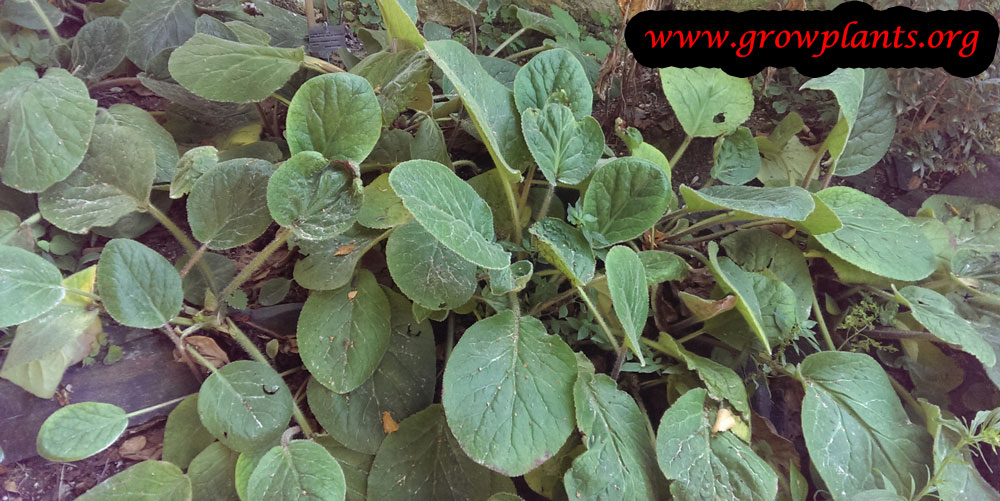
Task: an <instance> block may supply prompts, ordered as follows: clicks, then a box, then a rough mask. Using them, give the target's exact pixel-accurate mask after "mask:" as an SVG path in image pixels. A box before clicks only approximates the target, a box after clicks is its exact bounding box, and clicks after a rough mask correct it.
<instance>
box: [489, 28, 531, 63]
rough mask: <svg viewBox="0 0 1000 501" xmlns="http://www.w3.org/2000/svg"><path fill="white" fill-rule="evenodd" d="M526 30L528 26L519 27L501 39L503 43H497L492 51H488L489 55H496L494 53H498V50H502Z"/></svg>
mask: <svg viewBox="0 0 1000 501" xmlns="http://www.w3.org/2000/svg"><path fill="white" fill-rule="evenodd" d="M526 31H528V28H521V29H519V30H517V31H515V32H514V33H511V34H510V36H509V37H507V39H506V40H504V41H503V43H501V44H500V45H498V46H497V48H495V49H493V52H490V57H496V55H497V54H499V53H500V51H502V50H504V49H505V48H506V47H507V46H508V45H510V43H511V42H513V41H514V40H517V37H519V36H521V35H523V34H524V33H525V32H526Z"/></svg>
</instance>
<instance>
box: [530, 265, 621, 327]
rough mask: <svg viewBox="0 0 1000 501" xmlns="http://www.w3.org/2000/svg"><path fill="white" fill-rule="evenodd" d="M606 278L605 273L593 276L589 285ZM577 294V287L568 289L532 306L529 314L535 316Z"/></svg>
mask: <svg viewBox="0 0 1000 501" xmlns="http://www.w3.org/2000/svg"><path fill="white" fill-rule="evenodd" d="M605 278H607V277H606V276H605V275H598V276H596V277H594V278H592V279H591V280H590V282H588V285H589V284H592V283H595V282H598V281H600V280H604V279H605ZM576 294H577V292H576V289H575V288H572V289H567V290H565V291H563V292H562V293H561V294H559V295H558V296H556V297H554V298H552V299H549V300H548V301H546V302H544V303H542V304H540V305H538V306H535V307H534V308H532V309H531V311H529V312H528V316H530V317H533V316H535V315H537V314H539V313H541V312H543V311H545V310H547V309H549V308H551V307H552V306H554V305H557V304H559V303H561V302H563V301H565V300H567V299H569V298H571V297H573V296H574V295H576Z"/></svg>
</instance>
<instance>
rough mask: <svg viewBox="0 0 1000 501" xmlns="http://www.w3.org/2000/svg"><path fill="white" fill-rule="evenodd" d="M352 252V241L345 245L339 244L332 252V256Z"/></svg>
mask: <svg viewBox="0 0 1000 501" xmlns="http://www.w3.org/2000/svg"><path fill="white" fill-rule="evenodd" d="M352 252H354V242H351V243H349V244H346V245H341V246H340V247H339V248H338V249H337V252H334V253H333V256H334V257H336V256H346V255H348V254H350V253H352Z"/></svg>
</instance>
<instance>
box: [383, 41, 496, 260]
mask: <svg viewBox="0 0 1000 501" xmlns="http://www.w3.org/2000/svg"><path fill="white" fill-rule="evenodd" d="M432 43H433V42H432ZM389 185H390V186H392V189H393V190H395V191H396V195H398V196H399V198H401V199H402V200H403V205H405V206H406V208H407V209H408V210H409V211H410V213H412V214H413V217H414V218H415V219H416V220H417V222H419V223H420V225H421V226H423V227H424V229H425V230H427V232H428V233H430V234H431V235H433V236H434V238H436V239H438V240H439V241H440V242H441V243H442V244H444V245H445V246H446V247H448V248H449V249H451V250H452V251H454V252H455V253H456V254H458V255H459V256H461V257H463V258H465V259H467V260H469V261H472V262H473V263H475V264H478V265H479V266H482V267H483V268H487V269H501V268H506V267H507V265H509V264H510V253H509V252H507V251H505V250H503V247H501V246H500V245H499V244H497V243H496V242H495V241H494V233H493V213H492V212H491V211H490V208H489V206H488V205H486V202H485V201H483V199H482V198H480V197H479V195H478V194H477V193H476V191H475V190H474V189H473V188H472V187H471V186H469V184H468V183H466V182H465V181H463V180H462V179H461V178H459V177H458V176H457V175H455V173H454V172H452V171H451V170H450V169H448V168H447V167H445V166H443V165H441V164H439V163H437V162H431V161H429V160H409V161H406V162H403V163H401V164H399V165H397V166H396V168H395V169H393V170H392V172H390V173H389Z"/></svg>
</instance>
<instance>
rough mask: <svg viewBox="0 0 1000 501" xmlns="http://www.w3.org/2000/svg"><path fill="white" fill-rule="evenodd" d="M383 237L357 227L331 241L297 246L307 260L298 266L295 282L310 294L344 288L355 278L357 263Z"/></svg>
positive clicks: (308, 242)
mask: <svg viewBox="0 0 1000 501" xmlns="http://www.w3.org/2000/svg"><path fill="white" fill-rule="evenodd" d="M382 235H383V233H382V232H380V231H375V230H370V229H368V228H363V227H361V226H359V225H354V226H352V227H351V228H349V229H348V230H347V231H345V232H344V233H343V234H340V235H337V236H335V237H333V238H331V239H329V240H322V241H319V242H317V241H311V240H302V241H299V242H297V243H298V245H299V247H300V249H299V250H300V251H301V252H303V253H305V254H308V257H306V258H305V259H300V260H299V261H297V262H296V263H295V272H294V274H293V276H294V278H295V281H296V282H298V284H299V285H301V286H302V287H305V288H306V289H310V290H331V289H339V288H341V287H343V286H344V285H346V284H347V283H348V282H350V281H351V278H352V277H353V276H354V269H355V268H356V267H357V265H358V261H359V260H361V257H362V256H364V254H365V252H368V250H369V249H371V247H372V246H374V245H375V243H376V242H378V241H379V240H380V239H381V238H382Z"/></svg>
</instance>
